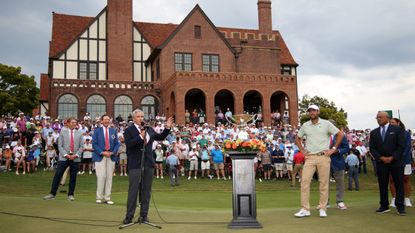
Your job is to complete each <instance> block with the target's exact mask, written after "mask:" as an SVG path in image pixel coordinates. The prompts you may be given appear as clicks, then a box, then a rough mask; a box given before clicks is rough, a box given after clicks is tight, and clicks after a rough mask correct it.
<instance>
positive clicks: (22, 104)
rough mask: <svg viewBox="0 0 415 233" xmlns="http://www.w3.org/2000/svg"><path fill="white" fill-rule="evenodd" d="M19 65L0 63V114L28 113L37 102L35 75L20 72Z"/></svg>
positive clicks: (37, 93)
mask: <svg viewBox="0 0 415 233" xmlns="http://www.w3.org/2000/svg"><path fill="white" fill-rule="evenodd" d="M21 70H22V69H21V68H20V67H13V66H7V65H3V64H1V63H0V103H1V104H0V114H1V115H3V114H8V113H10V114H16V113H17V112H19V111H21V112H23V113H25V114H30V113H31V112H32V110H33V109H34V108H36V107H37V106H38V103H39V88H38V87H36V81H35V76H33V75H32V76H28V75H26V74H22V73H21Z"/></svg>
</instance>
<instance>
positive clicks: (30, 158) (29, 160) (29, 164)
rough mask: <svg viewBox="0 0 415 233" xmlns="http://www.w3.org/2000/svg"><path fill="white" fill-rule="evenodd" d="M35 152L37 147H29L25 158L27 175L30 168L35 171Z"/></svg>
mask: <svg viewBox="0 0 415 233" xmlns="http://www.w3.org/2000/svg"><path fill="white" fill-rule="evenodd" d="M36 150H37V146H36V145H33V146H31V148H30V150H29V153H28V155H27V157H26V171H27V173H30V169H31V168H32V171H35V166H36V158H35V151H36Z"/></svg>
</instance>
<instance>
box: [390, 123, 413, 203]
mask: <svg viewBox="0 0 415 233" xmlns="http://www.w3.org/2000/svg"><path fill="white" fill-rule="evenodd" d="M390 124H391V125H397V126H399V127H401V128H402V129H403V130H404V131H405V125H404V124H403V123H402V121H401V120H399V119H397V118H392V119H391V120H390ZM405 137H406V141H405V149H404V152H403V156H404V159H405V168H404V176H403V186H404V194H405V199H404V204H405V206H406V207H412V203H411V199H410V197H411V180H410V176H411V174H412V167H411V165H412V152H411V150H412V145H411V134H410V133H409V132H408V131H405ZM389 187H390V190H391V194H392V200H391V204H390V206H391V207H396V206H395V197H396V189H395V184H394V182H393V179H392V177H391V176H390V177H389Z"/></svg>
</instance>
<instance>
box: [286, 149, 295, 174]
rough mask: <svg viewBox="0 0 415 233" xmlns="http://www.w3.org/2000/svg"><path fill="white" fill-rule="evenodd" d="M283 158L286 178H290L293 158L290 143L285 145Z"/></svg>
mask: <svg viewBox="0 0 415 233" xmlns="http://www.w3.org/2000/svg"><path fill="white" fill-rule="evenodd" d="M284 159H285V166H286V168H287V175H288V180H291V175H292V172H293V160H294V150H293V148H292V145H291V144H289V145H288V146H287V149H286V151H285V153H284Z"/></svg>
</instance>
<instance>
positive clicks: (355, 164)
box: [345, 150, 359, 191]
mask: <svg viewBox="0 0 415 233" xmlns="http://www.w3.org/2000/svg"><path fill="white" fill-rule="evenodd" d="M345 162H346V164H347V167H348V168H349V169H348V175H349V185H348V186H349V188H348V190H349V191H351V190H352V186H353V181H354V184H355V190H356V191H359V158H358V157H357V155H356V150H351V151H350V153H349V155H347V157H346V161H345Z"/></svg>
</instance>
